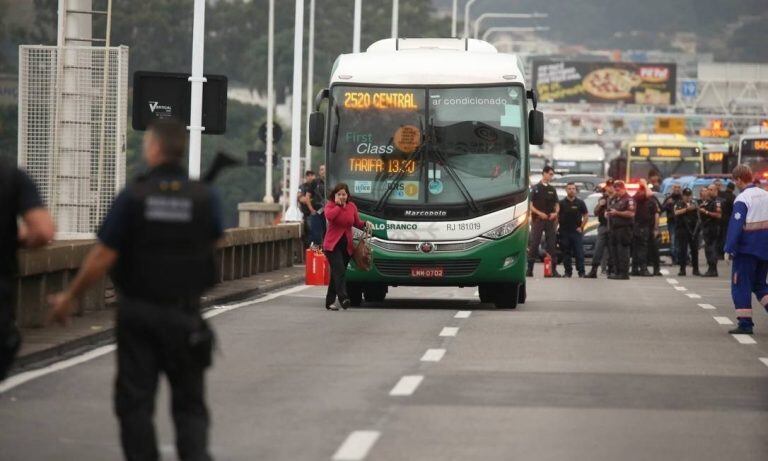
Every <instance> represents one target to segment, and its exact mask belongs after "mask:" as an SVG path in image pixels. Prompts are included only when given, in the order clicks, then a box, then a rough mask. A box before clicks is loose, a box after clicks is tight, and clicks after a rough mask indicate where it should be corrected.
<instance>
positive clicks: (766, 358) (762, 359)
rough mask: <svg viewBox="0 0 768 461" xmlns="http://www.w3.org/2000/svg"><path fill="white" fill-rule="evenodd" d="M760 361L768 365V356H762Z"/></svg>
mask: <svg viewBox="0 0 768 461" xmlns="http://www.w3.org/2000/svg"><path fill="white" fill-rule="evenodd" d="M760 361H761V362H763V365H765V366H766V367H768V357H760Z"/></svg>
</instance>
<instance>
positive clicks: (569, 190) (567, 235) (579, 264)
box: [558, 182, 589, 278]
mask: <svg viewBox="0 0 768 461" xmlns="http://www.w3.org/2000/svg"><path fill="white" fill-rule="evenodd" d="M565 192H566V194H567V196H566V197H565V198H564V199H562V200H560V205H559V208H560V213H559V214H558V220H559V223H560V249H561V250H562V252H563V267H564V268H565V273H564V276H565V277H571V276H572V275H573V266H572V265H571V257H574V258H576V270H577V271H578V274H579V278H583V277H584V275H585V271H584V244H583V238H584V228H585V227H586V226H587V221H588V220H589V210H587V205H586V204H585V203H584V200H582V199H580V198H578V197H576V184H575V183H573V182H569V183H568V184H566V186H565Z"/></svg>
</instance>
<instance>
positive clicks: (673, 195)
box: [661, 184, 683, 264]
mask: <svg viewBox="0 0 768 461" xmlns="http://www.w3.org/2000/svg"><path fill="white" fill-rule="evenodd" d="M682 198H683V193H682V188H681V187H680V184H673V185H672V191H671V192H670V193H669V194H668V195H667V196H666V198H664V201H663V202H662V204H661V209H662V211H664V213H666V214H667V232H668V233H669V249H670V252H671V254H672V264H677V254H678V249H677V218H676V217H675V204H676V203H677V202H678V201H680V200H682Z"/></svg>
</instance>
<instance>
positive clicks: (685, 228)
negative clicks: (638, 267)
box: [674, 187, 701, 276]
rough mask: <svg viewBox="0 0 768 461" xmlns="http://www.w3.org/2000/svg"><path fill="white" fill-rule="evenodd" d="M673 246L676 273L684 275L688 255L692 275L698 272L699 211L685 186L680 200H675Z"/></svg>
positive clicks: (691, 194) (691, 193) (690, 192)
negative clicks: (675, 252) (675, 255)
mask: <svg viewBox="0 0 768 461" xmlns="http://www.w3.org/2000/svg"><path fill="white" fill-rule="evenodd" d="M674 210H675V221H676V226H677V229H676V230H675V238H676V241H675V246H676V247H677V262H678V264H680V272H678V273H677V275H680V276H684V275H686V273H685V267H686V266H687V265H688V255H689V253H690V257H691V267H692V268H693V275H701V274H700V273H699V211H698V206H697V205H696V202H694V201H693V192H692V191H691V190H690V189H688V188H687V187H686V188H685V189H683V195H682V198H681V199H680V200H678V201H677V202H675V208H674Z"/></svg>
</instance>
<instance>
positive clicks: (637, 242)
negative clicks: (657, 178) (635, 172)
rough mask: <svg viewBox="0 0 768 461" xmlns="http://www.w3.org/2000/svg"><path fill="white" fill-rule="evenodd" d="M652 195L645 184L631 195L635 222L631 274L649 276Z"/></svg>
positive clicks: (652, 224)
mask: <svg viewBox="0 0 768 461" xmlns="http://www.w3.org/2000/svg"><path fill="white" fill-rule="evenodd" d="M649 195H652V194H651V193H650V190H649V189H648V188H647V187H646V185H645V184H643V183H640V187H639V188H638V190H637V193H635V196H634V197H633V198H634V200H635V223H634V229H633V234H632V275H634V276H641V277H649V276H650V275H651V273H650V272H648V239H649V236H650V235H651V232H652V230H653V226H654V222H653V220H654V215H653V213H652V211H653V206H654V204H653V201H652V199H651V198H650V197H649Z"/></svg>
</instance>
